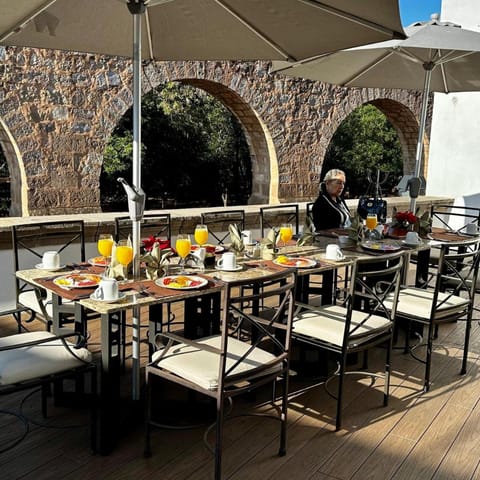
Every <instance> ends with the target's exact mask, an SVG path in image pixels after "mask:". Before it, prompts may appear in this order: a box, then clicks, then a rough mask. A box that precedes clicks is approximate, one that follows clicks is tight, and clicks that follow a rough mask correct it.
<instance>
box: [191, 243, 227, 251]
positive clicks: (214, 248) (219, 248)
mask: <svg viewBox="0 0 480 480" xmlns="http://www.w3.org/2000/svg"><path fill="white" fill-rule="evenodd" d="M198 248H200V245H192V248H191V250H192V251H195V250H197V249H198ZM203 248H204V249H205V250H206V253H222V252H224V251H225V247H224V246H223V245H211V244H208V243H207V244H206V245H203Z"/></svg>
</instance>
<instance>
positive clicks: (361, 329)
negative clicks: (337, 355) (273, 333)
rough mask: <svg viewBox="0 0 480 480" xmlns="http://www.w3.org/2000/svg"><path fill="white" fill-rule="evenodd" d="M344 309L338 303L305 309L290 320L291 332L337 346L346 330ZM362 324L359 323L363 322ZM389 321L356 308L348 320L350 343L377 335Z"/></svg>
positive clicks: (354, 343) (345, 310) (389, 324)
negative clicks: (291, 324)
mask: <svg viewBox="0 0 480 480" xmlns="http://www.w3.org/2000/svg"><path fill="white" fill-rule="evenodd" d="M346 315H347V309H346V308H345V307H341V306H339V305H329V306H327V307H322V308H318V309H314V310H305V311H303V312H301V313H299V314H297V315H295V318H294V321H293V334H294V335H296V334H299V335H306V336H308V337H311V338H313V339H318V340H322V341H323V342H327V343H331V344H333V345H336V346H338V347H341V346H342V344H343V335H344V332H345V318H346ZM365 319H366V321H365V323H364V324H363V325H360V324H361V322H362V321H364V320H365ZM391 324H392V322H390V320H388V319H387V318H384V317H381V316H379V315H372V316H370V317H368V314H367V313H365V312H361V311H358V310H353V312H352V321H351V323H350V332H352V331H353V330H354V329H355V328H357V327H358V328H357V330H355V331H354V332H353V333H351V335H350V341H349V346H350V347H353V346H355V345H360V344H362V343H364V342H366V341H368V340H370V339H371V338H372V337H373V336H376V335H379V334H380V333H382V332H383V331H386V330H388V329H389V328H390V327H391Z"/></svg>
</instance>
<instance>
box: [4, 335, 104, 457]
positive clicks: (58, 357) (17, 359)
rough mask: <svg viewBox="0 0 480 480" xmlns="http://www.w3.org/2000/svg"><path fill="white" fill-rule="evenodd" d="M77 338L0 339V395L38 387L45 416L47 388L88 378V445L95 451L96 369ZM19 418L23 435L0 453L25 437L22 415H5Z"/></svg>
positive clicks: (23, 337) (32, 337)
mask: <svg viewBox="0 0 480 480" xmlns="http://www.w3.org/2000/svg"><path fill="white" fill-rule="evenodd" d="M81 340H82V339H81V337H80V335H78V334H76V333H69V334H63V335H54V334H53V333H51V332H46V331H40V332H27V333H18V334H15V335H10V336H7V337H3V338H0V395H7V394H12V393H15V392H18V391H22V390H29V389H33V388H35V387H41V390H42V414H43V416H44V417H46V416H47V406H46V405H47V404H46V400H47V394H48V392H49V391H50V385H51V384H53V383H54V382H60V381H63V380H65V379H79V380H81V381H82V383H81V384H82V385H83V378H84V377H85V375H87V374H89V375H90V379H91V382H90V392H89V397H88V398H89V402H90V408H91V412H90V419H91V427H90V441H91V449H92V451H93V452H95V451H96V436H97V433H96V422H97V416H96V411H97V405H96V403H97V402H96V395H97V387H96V385H97V378H96V372H97V368H96V365H95V363H93V362H92V354H91V353H90V351H89V350H87V349H86V348H84V347H83V346H82V345H83V341H82V342H81ZM3 413H10V414H12V415H15V416H16V417H18V418H20V419H21V420H22V421H23V423H24V425H25V431H24V434H23V435H22V436H21V438H20V439H19V440H17V441H16V442H14V443H13V444H10V445H9V446H8V447H5V446H2V447H0V451H5V450H8V449H9V448H12V447H13V446H15V445H17V444H18V443H19V442H20V441H21V440H22V439H23V438H24V437H25V435H26V434H27V433H28V423H29V421H28V419H27V418H26V417H25V416H24V415H23V414H22V413H15V412H6V411H3Z"/></svg>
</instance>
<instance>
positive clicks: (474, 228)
mask: <svg viewBox="0 0 480 480" xmlns="http://www.w3.org/2000/svg"><path fill="white" fill-rule="evenodd" d="M466 232H467V233H468V234H469V235H476V234H477V233H478V225H477V224H476V223H473V222H472V223H467V227H466Z"/></svg>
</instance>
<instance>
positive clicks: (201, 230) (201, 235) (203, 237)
mask: <svg viewBox="0 0 480 480" xmlns="http://www.w3.org/2000/svg"><path fill="white" fill-rule="evenodd" d="M194 237H195V241H196V242H197V243H198V244H199V245H200V246H201V247H202V246H203V245H205V244H206V243H207V241H208V227H207V226H206V225H201V224H199V225H197V226H196V227H195V233H194Z"/></svg>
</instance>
